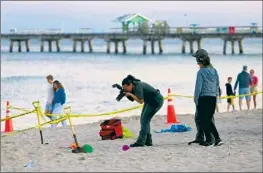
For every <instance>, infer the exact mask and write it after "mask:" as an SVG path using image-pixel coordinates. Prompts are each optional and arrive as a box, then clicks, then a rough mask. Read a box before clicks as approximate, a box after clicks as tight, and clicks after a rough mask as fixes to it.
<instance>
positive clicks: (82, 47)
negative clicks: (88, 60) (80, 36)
mask: <svg viewBox="0 0 263 173" xmlns="http://www.w3.org/2000/svg"><path fill="white" fill-rule="evenodd" d="M80 43H81V52H85V47H84V45H85V41H84V40H81V41H80Z"/></svg>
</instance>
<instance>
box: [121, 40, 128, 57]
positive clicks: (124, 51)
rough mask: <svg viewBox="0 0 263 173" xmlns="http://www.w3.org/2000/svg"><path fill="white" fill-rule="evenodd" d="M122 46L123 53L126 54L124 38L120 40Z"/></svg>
mask: <svg viewBox="0 0 263 173" xmlns="http://www.w3.org/2000/svg"><path fill="white" fill-rule="evenodd" d="M122 47H123V54H126V53H127V47H126V41H125V40H123V41H122Z"/></svg>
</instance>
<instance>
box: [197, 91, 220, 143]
mask: <svg viewBox="0 0 263 173" xmlns="http://www.w3.org/2000/svg"><path fill="white" fill-rule="evenodd" d="M215 108H216V97H212V96H201V97H199V100H198V106H197V111H198V115H199V116H200V125H201V129H202V130H203V131H204V134H205V138H206V141H208V142H211V141H212V140H213V138H214V139H215V140H219V139H220V137H219V134H218V132H217V129H216V127H215V124H214V122H213V118H214V113H215Z"/></svg>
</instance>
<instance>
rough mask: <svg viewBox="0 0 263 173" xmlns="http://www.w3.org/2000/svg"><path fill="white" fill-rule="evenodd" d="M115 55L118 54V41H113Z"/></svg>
mask: <svg viewBox="0 0 263 173" xmlns="http://www.w3.org/2000/svg"><path fill="white" fill-rule="evenodd" d="M114 43H115V54H118V52H119V42H118V41H115V42H114Z"/></svg>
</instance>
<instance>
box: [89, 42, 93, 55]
mask: <svg viewBox="0 0 263 173" xmlns="http://www.w3.org/2000/svg"><path fill="white" fill-rule="evenodd" d="M88 44H89V52H90V53H92V52H93V48H92V43H91V40H88Z"/></svg>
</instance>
